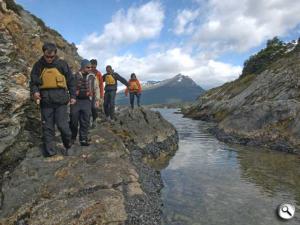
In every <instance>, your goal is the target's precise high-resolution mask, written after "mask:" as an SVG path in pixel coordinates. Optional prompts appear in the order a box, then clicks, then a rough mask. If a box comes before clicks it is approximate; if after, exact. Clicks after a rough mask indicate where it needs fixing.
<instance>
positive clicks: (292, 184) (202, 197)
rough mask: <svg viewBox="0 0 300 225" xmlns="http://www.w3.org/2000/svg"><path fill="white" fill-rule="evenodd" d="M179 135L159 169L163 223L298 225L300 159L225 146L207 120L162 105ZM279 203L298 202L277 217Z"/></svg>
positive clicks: (278, 153)
mask: <svg viewBox="0 0 300 225" xmlns="http://www.w3.org/2000/svg"><path fill="white" fill-rule="evenodd" d="M159 111H160V112H161V113H162V115H163V116H164V118H166V119H167V120H168V121H170V122H171V123H172V124H174V125H175V127H176V129H177V130H178V133H179V139H180V141H179V149H178V151H177V153H176V155H175V156H174V157H173V158H172V159H171V160H170V161H169V164H168V165H167V166H166V167H165V168H164V169H162V170H161V172H162V178H163V182H164V185H165V187H164V189H163V190H162V198H163V202H164V210H163V214H164V224H165V225H198V224H212V225H219V224H225V225H227V224H230V225H235V224H237V225H244V224H249V225H251V224H253V225H257V224H263V225H268V224H270V225H271V224H272V225H273V224H287V225H291V224H298V225H299V224H300V157H299V156H296V155H291V154H285V153H281V152H275V151H268V150H263V149H258V148H249V147H248V148H247V147H243V146H229V145H227V144H224V143H222V142H219V141H218V140H217V139H216V138H215V137H214V136H212V135H211V134H209V133H208V132H207V128H209V127H210V126H212V125H211V124H209V123H207V122H203V121H195V120H191V119H187V118H182V115H181V114H174V111H175V110H170V109H160V110H159ZM281 203H292V204H294V205H295V206H296V213H295V217H294V218H293V219H292V220H289V221H281V220H279V219H278V217H277V215H276V209H277V207H278V205H280V204H281Z"/></svg>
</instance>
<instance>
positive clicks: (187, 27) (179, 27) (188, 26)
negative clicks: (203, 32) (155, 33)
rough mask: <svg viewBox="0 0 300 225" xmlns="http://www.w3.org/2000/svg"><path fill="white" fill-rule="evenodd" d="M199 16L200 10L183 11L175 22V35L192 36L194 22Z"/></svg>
mask: <svg viewBox="0 0 300 225" xmlns="http://www.w3.org/2000/svg"><path fill="white" fill-rule="evenodd" d="M198 15H199V11H198V10H195V11H193V10H186V9H184V10H182V11H179V12H178V15H177V18H176V20H175V28H174V33H175V34H177V35H179V34H183V33H185V34H190V33H191V32H193V30H194V25H193V23H192V22H193V21H194V20H195V19H196V18H197V16H198Z"/></svg>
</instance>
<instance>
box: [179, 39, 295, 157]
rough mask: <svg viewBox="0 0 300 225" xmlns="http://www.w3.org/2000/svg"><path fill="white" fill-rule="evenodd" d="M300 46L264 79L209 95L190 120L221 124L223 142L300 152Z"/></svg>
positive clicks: (247, 79)
mask: <svg viewBox="0 0 300 225" xmlns="http://www.w3.org/2000/svg"><path fill="white" fill-rule="evenodd" d="M299 49H300V46H299V43H298V44H297V46H296V47H295V48H294V49H293V50H291V51H289V52H286V53H285V54H284V55H283V56H282V57H281V58H280V59H279V60H277V61H273V62H272V63H271V64H270V65H269V66H268V67H266V68H265V69H264V71H263V72H261V73H259V74H247V75H243V76H242V77H240V78H239V79H237V80H235V81H233V82H230V83H226V84H224V85H223V86H221V87H218V88H214V89H212V90H209V91H208V92H207V93H206V94H205V95H203V96H201V97H200V98H199V99H198V101H197V102H195V103H194V104H193V105H192V106H191V107H189V108H185V109H183V112H184V113H185V115H186V116H188V117H192V118H195V119H202V120H209V121H215V122H217V123H218V125H217V127H216V128H215V129H214V130H213V132H214V133H215V134H216V135H217V136H218V138H220V139H221V140H224V141H228V142H234V143H241V144H247V145H264V146H268V147H270V148H272V149H277V150H281V151H288V152H294V153H300V129H299V128H300V119H299V115H300V65H299V61H300V50H299Z"/></svg>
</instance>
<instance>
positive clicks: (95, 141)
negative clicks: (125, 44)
mask: <svg viewBox="0 0 300 225" xmlns="http://www.w3.org/2000/svg"><path fill="white" fill-rule="evenodd" d="M90 136H91V145H90V146H88V147H82V146H80V145H79V143H75V145H74V146H73V147H72V148H71V150H70V155H69V156H63V155H61V154H58V155H57V156H54V157H51V158H43V157H42V156H41V153H40V150H39V147H37V146H34V147H31V148H29V149H28V151H27V152H26V156H25V157H24V159H22V160H21V161H20V162H19V163H18V164H17V165H16V167H15V168H14V169H13V170H7V171H5V172H3V178H2V189H1V190H2V191H1V193H0V198H1V202H0V203H1V204H0V206H1V210H0V225H27V224H28V225H42V224H43V225H50V224H51V225H67V224H72V225H75V224H76V225H81V224H82V225H92V224H93V225H98V224H109V225H119V224H128V225H129V224H130V225H134V224H139V225H141V224H143V225H147V224H149V225H155V224H161V212H162V211H161V209H162V208H161V207H162V201H161V199H160V190H161V188H162V187H163V184H162V180H161V176H160V172H159V171H156V170H155V169H153V168H152V167H150V166H149V165H147V164H146V163H144V161H143V158H144V157H151V158H154V159H155V158H157V157H159V156H160V155H162V154H164V155H172V154H174V153H175V151H176V150H177V148H178V146H177V143H178V134H177V131H176V130H175V128H174V127H173V126H172V125H171V124H170V123H168V122H167V121H166V120H164V119H163V118H162V117H161V115H160V114H159V113H158V112H152V111H149V110H145V109H143V108H139V109H135V110H128V109H126V110H123V111H122V112H120V113H119V115H118V120H117V121H115V122H114V123H108V122H101V121H99V123H98V126H97V128H96V129H93V130H91V131H90ZM57 147H58V149H59V148H61V149H62V146H61V144H60V143H59V142H58V144H57Z"/></svg>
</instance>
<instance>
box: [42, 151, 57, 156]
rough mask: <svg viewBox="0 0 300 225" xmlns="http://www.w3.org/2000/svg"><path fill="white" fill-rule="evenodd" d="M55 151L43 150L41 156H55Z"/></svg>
mask: <svg viewBox="0 0 300 225" xmlns="http://www.w3.org/2000/svg"><path fill="white" fill-rule="evenodd" d="M56 154H57V153H56V152H55V151H50V152H49V151H43V156H44V157H52V156H55V155H56Z"/></svg>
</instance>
